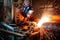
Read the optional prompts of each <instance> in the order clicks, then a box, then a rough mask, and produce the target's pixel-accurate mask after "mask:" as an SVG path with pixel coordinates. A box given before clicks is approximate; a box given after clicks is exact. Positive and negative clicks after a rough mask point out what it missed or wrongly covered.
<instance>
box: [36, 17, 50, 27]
mask: <svg viewBox="0 0 60 40" xmlns="http://www.w3.org/2000/svg"><path fill="white" fill-rule="evenodd" d="M49 21H50V18H49V17H48V16H43V17H42V18H41V20H40V21H39V22H38V24H37V27H39V28H40V27H41V25H42V24H43V23H45V22H49Z"/></svg>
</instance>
